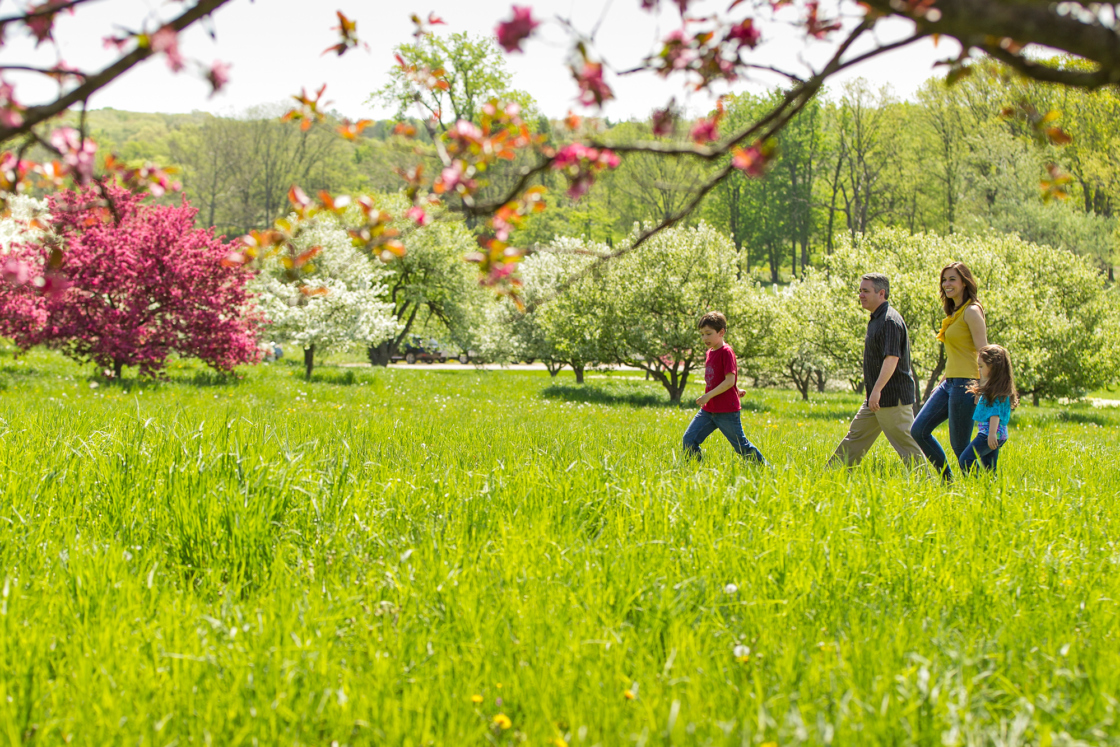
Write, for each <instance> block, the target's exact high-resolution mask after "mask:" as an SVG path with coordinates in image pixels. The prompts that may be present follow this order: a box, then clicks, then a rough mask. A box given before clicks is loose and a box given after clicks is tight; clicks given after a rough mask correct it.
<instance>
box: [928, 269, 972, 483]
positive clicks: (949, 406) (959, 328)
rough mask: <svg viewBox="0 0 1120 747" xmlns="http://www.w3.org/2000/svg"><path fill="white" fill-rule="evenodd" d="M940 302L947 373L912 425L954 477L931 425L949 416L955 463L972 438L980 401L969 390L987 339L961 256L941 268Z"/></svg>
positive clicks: (945, 475)
mask: <svg viewBox="0 0 1120 747" xmlns="http://www.w3.org/2000/svg"><path fill="white" fill-rule="evenodd" d="M941 304H942V306H944V307H945V318H944V319H943V320H942V321H941V331H940V332H938V333H937V339H938V340H940V341H941V342H942V343H943V344H944V345H945V357H946V363H945V378H944V379H942V380H941V383H940V384H938V385H937V388H935V389H934V390H933V393H932V394H930V396H929V399H927V400H926V403H925V405H923V406H922V411H921V412H919V413H918V416H917V417H916V418H914V425H913V426H912V427H911V429H910V433H911V435H913V436H914V440H915V441H917V442H918V446H920V447H921V449H922V451H923V452H924V453H925V455H926V457H928V458H929V461H930V462H931V463H932V464H933V466H934V467H935V468H936V469H937V470H938V471H939V472H940V473H941V476H942V478H943V479H944V480H946V481H949V480H952V479H953V473H952V470H951V468H950V467H949V464H950V461H949V460H948V459H946V458H945V450H944V449H942V448H941V444H940V443H938V441H937V439H936V438H934V437H933V429H934V428H936V427H937V426H939V425H941V424H942V423H944V422H945V421H946V420H948V421H949V445H950V446H952V447H953V455H954V458H953V459H952V463H954V464H955V463H956V461H957V458H959V457H960V455H961V453H962V452H964V450H965V449H966V448H968V444H969V443H970V442H971V441H972V425H973V423H972V412H973V410H975V409H976V403H975V402H974V401H973V397H972V395H971V394H969V393H968V391H966V389H967V387H968V384H969V382H970V381H975V380H977V379H979V378H980V371H979V369H978V368H977V363H976V351H978V350H980V348H982V347H984V346H985V345H987V344H988V326H987V324H986V323H985V321H984V307H982V306H981V305H980V302H979V301H978V300H977V293H976V279H975V278H973V277H972V273H971V272H969V271H968V268H967V267H965V266H964V264H963V263H961V262H950V263H949V264H947V265H945V267H944V269H942V270H941Z"/></svg>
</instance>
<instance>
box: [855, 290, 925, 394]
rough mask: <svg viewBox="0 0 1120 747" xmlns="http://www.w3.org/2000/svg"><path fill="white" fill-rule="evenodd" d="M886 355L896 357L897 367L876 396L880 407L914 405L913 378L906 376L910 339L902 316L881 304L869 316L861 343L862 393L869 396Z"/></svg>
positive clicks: (889, 306) (908, 369) (907, 372)
mask: <svg viewBox="0 0 1120 747" xmlns="http://www.w3.org/2000/svg"><path fill="white" fill-rule="evenodd" d="M888 355H894V356H897V357H898V367H897V368H895V370H894V374H893V375H892V376H891V378H890V379H888V380H887V383H886V385H885V386H884V387H883V391H882V392H880V393H879V406H880V407H897V406H898V405H912V404H914V379H913V377H912V376H911V374H910V337H909V334H908V333H907V331H906V322H904V321H902V315H901V314H899V313H898V312H897V311H895V310H894V309H892V308H891V305H890V303H889V302H887V301H884V302H883V303H881V304H880V305H879V308H877V309H875V311H874V312H872V314H871V319H870V320H869V321H868V322H867V338H866V339H865V340H864V343H863V382H864V391H866V392H867V396H868V397H870V396H871V390H872V389H874V388H875V382H876V381H878V380H879V373H880V372H881V371H882V370H883V359H884V358H886V357H887V356H888Z"/></svg>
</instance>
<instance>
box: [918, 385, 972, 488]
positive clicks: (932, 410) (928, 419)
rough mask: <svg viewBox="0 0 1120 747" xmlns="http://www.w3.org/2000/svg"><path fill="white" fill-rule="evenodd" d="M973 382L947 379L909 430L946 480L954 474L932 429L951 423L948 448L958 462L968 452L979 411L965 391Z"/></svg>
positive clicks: (923, 407) (930, 397)
mask: <svg viewBox="0 0 1120 747" xmlns="http://www.w3.org/2000/svg"><path fill="white" fill-rule="evenodd" d="M970 381H972V379H945V380H944V381H942V382H941V383H940V384H938V385H937V388H936V389H934V390H933V392H932V393H931V394H930V395H929V399H927V400H926V403H925V404H924V405H922V411H921V412H919V413H918V416H917V417H916V418H914V425H913V427H911V429H910V435H912V436H913V437H914V440H915V441H917V442H918V446H919V447H920V448H921V450H922V453H923V454H925V455H926V458H928V459H929V461H930V463H931V464H933V466H934V468H935V469H936V470H937V471H938V472H940V473H941V476H942V477H944V478H945V479H947V480H948V479H951V478H952V477H953V470H952V468H951V467H950V466H949V460H948V459H947V458H946V457H945V451H944V449H942V448H941V444H940V443H938V441H937V439H936V438H934V437H933V429H934V428H936V427H937V426H939V425H941V424H942V423H944V422H945V421H946V420H948V421H949V445H950V446H952V447H953V455H954V456H955V457H958V458H959V457H960V455H961V454H962V453H964V450H965V449H967V448H968V442H969V441H970V440H971V439H972V413H973V412H975V411H976V402H975V401H974V400H973V399H972V395H971V394H969V393H968V392H967V391H965V387H967V386H968V382H970ZM953 461H957V460H956V459H954V460H953Z"/></svg>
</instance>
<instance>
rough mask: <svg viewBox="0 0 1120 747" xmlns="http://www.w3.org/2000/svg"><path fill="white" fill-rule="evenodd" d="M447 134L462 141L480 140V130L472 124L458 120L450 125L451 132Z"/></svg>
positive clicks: (464, 120)
mask: <svg viewBox="0 0 1120 747" xmlns="http://www.w3.org/2000/svg"><path fill="white" fill-rule="evenodd" d="M448 134H450V136H451V137H453V138H461V139H463V140H480V139H481V138H482V129H481V128H480V127H479V126H478V125H476V124H475V123H474V122H471V121H468V120H466V119H460V120H459V121H458V122H456V123H455V124H453V125H451V131H450V132H449V133H448Z"/></svg>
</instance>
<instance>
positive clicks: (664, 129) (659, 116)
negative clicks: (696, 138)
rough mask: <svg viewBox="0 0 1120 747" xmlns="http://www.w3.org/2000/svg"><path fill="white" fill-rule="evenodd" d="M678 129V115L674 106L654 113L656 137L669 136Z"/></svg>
mask: <svg viewBox="0 0 1120 747" xmlns="http://www.w3.org/2000/svg"><path fill="white" fill-rule="evenodd" d="M676 130H677V116H676V112H674V111H673V107H672V106H667V107H665V108H664V109H658V110H657V111H655V112H654V113H653V134H654V136H655V137H668V136H669V135H672V134H673V133H674V132H676Z"/></svg>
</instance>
